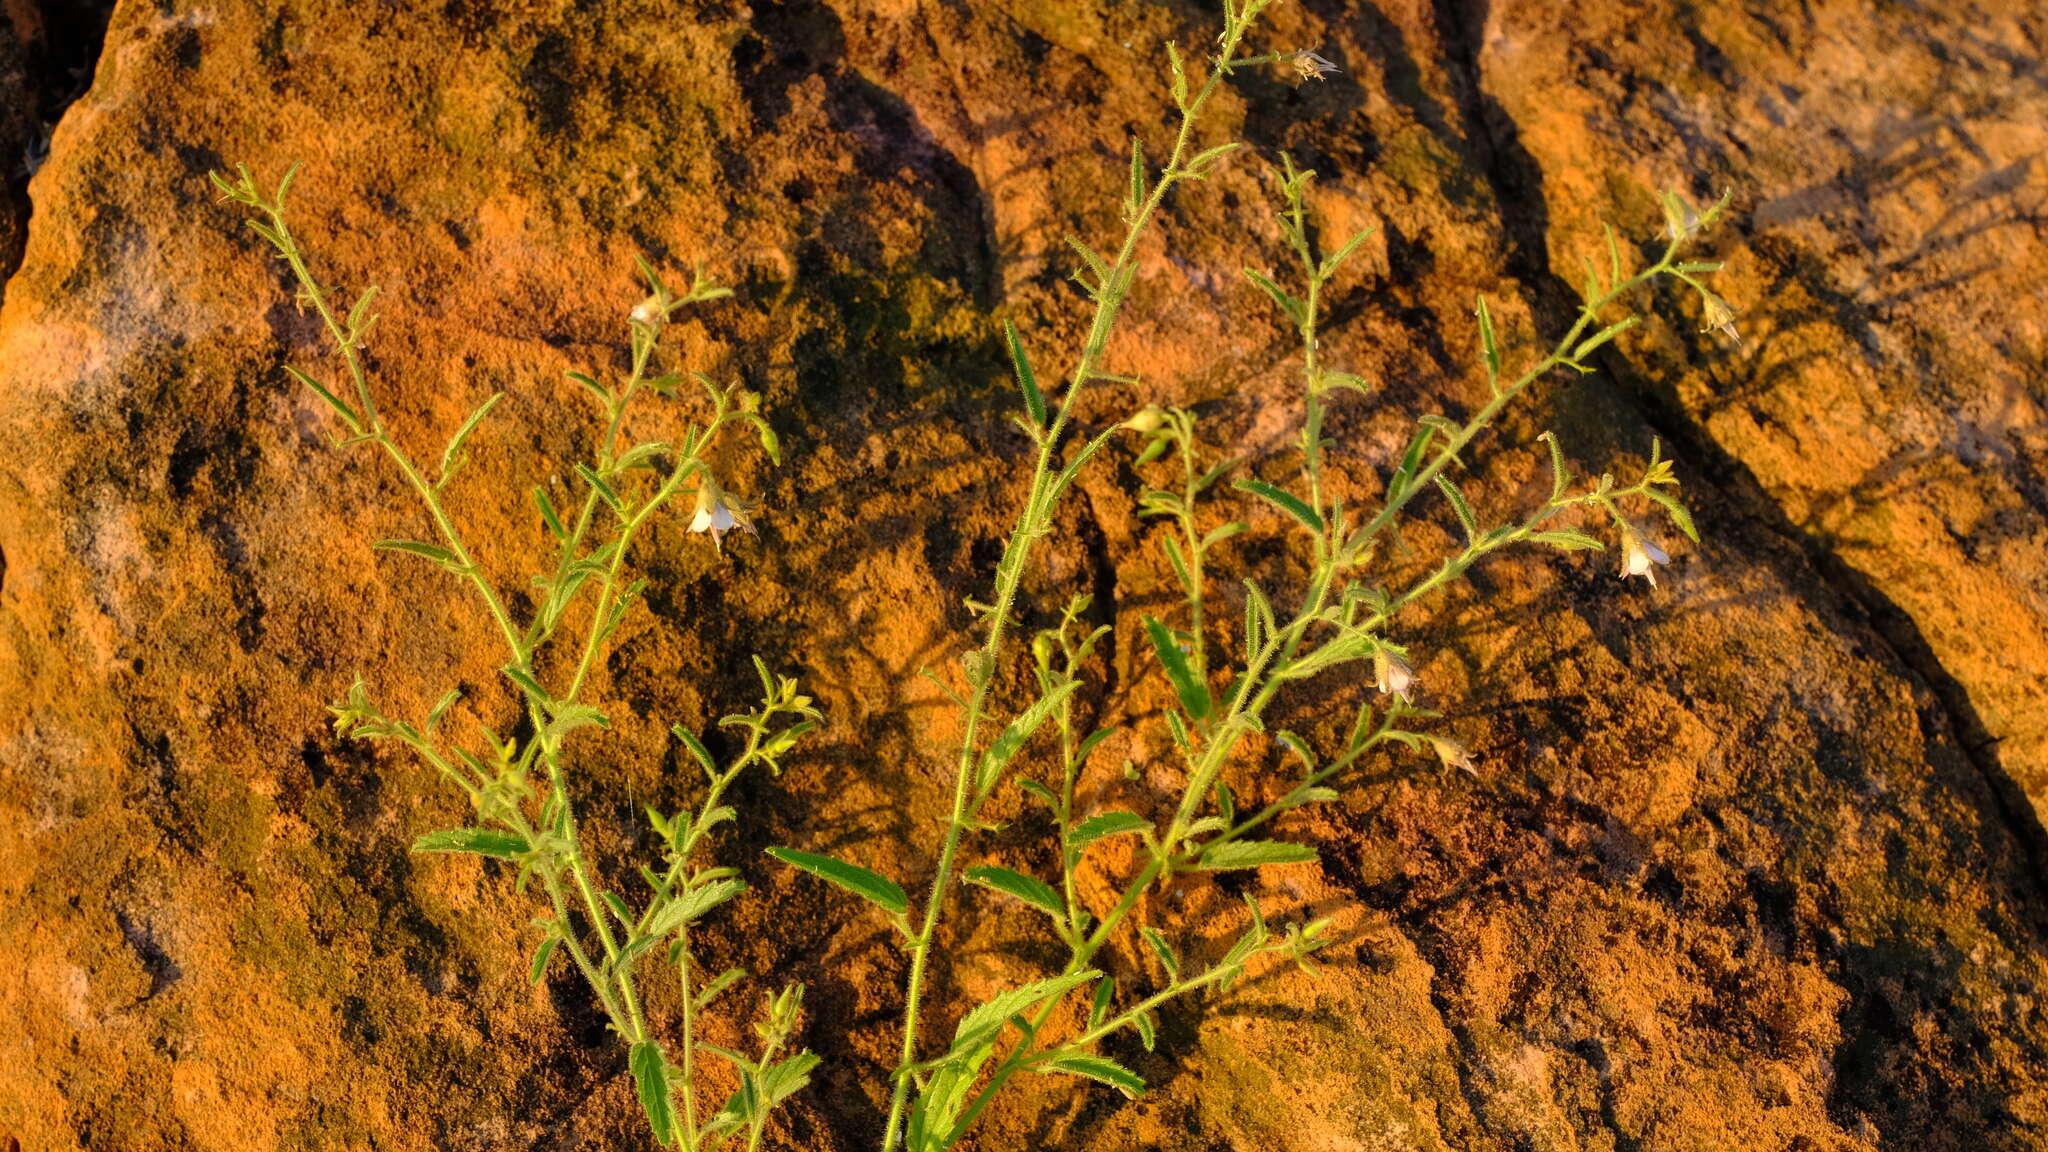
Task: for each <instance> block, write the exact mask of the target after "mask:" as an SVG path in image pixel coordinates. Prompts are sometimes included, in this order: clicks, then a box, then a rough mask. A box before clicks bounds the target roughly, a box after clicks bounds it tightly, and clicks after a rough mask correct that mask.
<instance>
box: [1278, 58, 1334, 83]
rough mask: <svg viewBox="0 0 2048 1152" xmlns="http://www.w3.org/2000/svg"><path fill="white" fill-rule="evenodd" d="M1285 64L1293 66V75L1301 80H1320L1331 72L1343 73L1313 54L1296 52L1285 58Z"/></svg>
mask: <svg viewBox="0 0 2048 1152" xmlns="http://www.w3.org/2000/svg"><path fill="white" fill-rule="evenodd" d="M1287 62H1288V63H1290V64H1292V65H1294V72H1295V74H1296V75H1298V76H1300V77H1301V78H1302V79H1303V80H1321V79H1322V78H1323V77H1324V76H1325V75H1327V74H1329V73H1331V72H1342V71H1343V69H1342V68H1339V67H1337V66H1336V65H1335V64H1332V63H1330V62H1329V61H1328V60H1325V59H1323V58H1322V57H1321V56H1318V55H1316V54H1315V53H1313V52H1296V53H1295V54H1294V55H1292V56H1290V57H1288V58H1287Z"/></svg>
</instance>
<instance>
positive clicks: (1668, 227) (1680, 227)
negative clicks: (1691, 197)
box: [1664, 204, 1700, 240]
mask: <svg viewBox="0 0 2048 1152" xmlns="http://www.w3.org/2000/svg"><path fill="white" fill-rule="evenodd" d="M1699 230H1700V214H1699V213H1698V212H1695V211H1693V209H1692V205H1690V204H1684V205H1682V206H1681V207H1680V208H1679V209H1678V210H1677V211H1673V210H1671V209H1670V208H1669V207H1667V208H1666V209H1665V211H1664V234H1665V235H1666V236H1669V237H1670V238H1671V239H1673V240H1683V239H1685V238H1686V237H1687V236H1690V235H1692V234H1693V233H1695V232H1697V231H1699Z"/></svg>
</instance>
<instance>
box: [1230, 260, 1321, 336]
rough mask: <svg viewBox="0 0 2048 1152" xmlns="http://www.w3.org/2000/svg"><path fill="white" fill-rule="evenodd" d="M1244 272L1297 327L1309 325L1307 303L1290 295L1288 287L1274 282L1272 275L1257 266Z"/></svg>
mask: <svg viewBox="0 0 2048 1152" xmlns="http://www.w3.org/2000/svg"><path fill="white" fill-rule="evenodd" d="M1244 274H1245V278H1246V279H1248V280H1250V281H1251V282H1252V283H1254V284H1256V285H1258V286H1259V291H1261V292H1264V293H1265V294H1266V295H1267V296H1268V297H1269V298H1270V299H1271V300H1272V301H1273V303H1275V304H1278V305H1279V306H1280V310H1281V311H1282V312H1285V313H1287V318H1288V319H1289V320H1292V321H1294V326H1295V327H1296V328H1306V327H1307V326H1308V306H1307V305H1305V304H1303V303H1302V302H1301V301H1299V300H1296V299H1295V298H1294V297H1292V296H1290V295H1288V294H1287V291H1286V289H1283V288H1281V287H1280V286H1279V285H1278V284H1275V283H1273V280H1272V278H1271V277H1270V276H1267V275H1266V274H1265V273H1264V272H1261V271H1259V270H1258V269H1256V268H1247V269H1245V270H1244Z"/></svg>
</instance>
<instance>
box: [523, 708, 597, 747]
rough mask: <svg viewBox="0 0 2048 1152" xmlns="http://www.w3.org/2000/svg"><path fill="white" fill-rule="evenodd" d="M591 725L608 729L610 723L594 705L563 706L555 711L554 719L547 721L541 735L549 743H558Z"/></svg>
mask: <svg viewBox="0 0 2048 1152" xmlns="http://www.w3.org/2000/svg"><path fill="white" fill-rule="evenodd" d="M593 724H594V725H596V726H597V727H599V728H610V727H611V724H612V722H611V721H610V720H608V719H606V718H605V714H604V713H603V712H600V711H598V710H597V708H596V707H595V706H594V705H590V704H564V705H562V706H561V707H560V708H557V709H556V710H555V716H554V719H552V720H550V721H548V726H547V727H546V728H543V729H541V734H542V735H543V736H545V737H547V738H548V739H549V740H550V741H559V740H560V739H561V738H562V737H564V736H567V735H568V734H569V733H571V732H574V731H575V730H576V729H578V728H584V727H588V726H590V725H593Z"/></svg>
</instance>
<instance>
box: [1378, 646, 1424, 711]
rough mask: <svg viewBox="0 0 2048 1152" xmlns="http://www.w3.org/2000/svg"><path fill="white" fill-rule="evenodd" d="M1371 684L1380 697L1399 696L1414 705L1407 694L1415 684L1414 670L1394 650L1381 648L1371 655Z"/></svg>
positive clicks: (1411, 698)
mask: <svg viewBox="0 0 2048 1152" xmlns="http://www.w3.org/2000/svg"><path fill="white" fill-rule="evenodd" d="M1372 682H1373V687H1375V688H1378V689H1379V690H1380V694H1381V695H1382V696H1399V697H1400V698H1401V699H1403V700H1406V701H1408V702H1409V703H1411V704H1412V703H1414V699H1413V697H1411V696H1410V695H1409V693H1410V692H1411V691H1412V690H1413V689H1414V687H1415V684H1416V682H1417V677H1416V675H1415V669H1414V668H1412V667H1410V666H1409V665H1408V661H1406V660H1403V659H1402V658H1401V654H1400V653H1399V652H1396V651H1395V650H1394V649H1392V648H1386V647H1382V648H1381V649H1380V650H1379V651H1377V652H1374V653H1373V657H1372Z"/></svg>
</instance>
